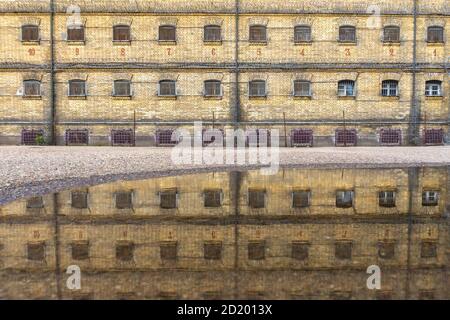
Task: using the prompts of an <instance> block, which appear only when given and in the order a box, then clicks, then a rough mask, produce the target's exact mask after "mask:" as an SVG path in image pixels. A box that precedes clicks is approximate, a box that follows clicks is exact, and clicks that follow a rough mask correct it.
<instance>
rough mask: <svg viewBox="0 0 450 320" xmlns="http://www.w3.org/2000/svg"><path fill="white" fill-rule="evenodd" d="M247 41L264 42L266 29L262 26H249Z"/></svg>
mask: <svg viewBox="0 0 450 320" xmlns="http://www.w3.org/2000/svg"><path fill="white" fill-rule="evenodd" d="M249 40H250V42H266V41H267V27H266V26H262V25H255V26H250V34H249Z"/></svg>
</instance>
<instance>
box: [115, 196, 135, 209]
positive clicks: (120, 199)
mask: <svg viewBox="0 0 450 320" xmlns="http://www.w3.org/2000/svg"><path fill="white" fill-rule="evenodd" d="M115 198H116V209H131V208H133V194H132V192H117V193H116V194H115Z"/></svg>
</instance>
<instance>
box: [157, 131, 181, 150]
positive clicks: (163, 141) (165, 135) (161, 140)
mask: <svg viewBox="0 0 450 320" xmlns="http://www.w3.org/2000/svg"><path fill="white" fill-rule="evenodd" d="M173 133H174V130H172V129H167V130H157V131H156V136H155V138H156V144H157V145H159V146H165V145H166V146H167V145H176V144H178V141H177V140H175V139H172V135H173ZM174 138H175V137H174Z"/></svg>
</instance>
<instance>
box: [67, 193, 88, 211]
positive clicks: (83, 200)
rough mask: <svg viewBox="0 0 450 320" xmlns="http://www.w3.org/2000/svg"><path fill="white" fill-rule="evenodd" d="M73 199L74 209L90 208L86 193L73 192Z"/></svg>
mask: <svg viewBox="0 0 450 320" xmlns="http://www.w3.org/2000/svg"><path fill="white" fill-rule="evenodd" d="M71 197H72V201H71V204H72V208H74V209H87V207H88V193H87V192H84V191H73V192H72V194H71Z"/></svg>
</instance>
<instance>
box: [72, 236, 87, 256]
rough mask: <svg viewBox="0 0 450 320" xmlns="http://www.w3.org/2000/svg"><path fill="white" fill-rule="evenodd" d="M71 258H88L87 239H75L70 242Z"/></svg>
mask: <svg viewBox="0 0 450 320" xmlns="http://www.w3.org/2000/svg"><path fill="white" fill-rule="evenodd" d="M71 247H72V259H73V260H88V259H89V241H76V242H73V243H72V244H71Z"/></svg>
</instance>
